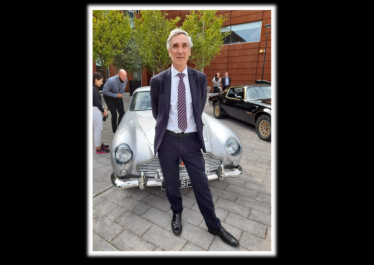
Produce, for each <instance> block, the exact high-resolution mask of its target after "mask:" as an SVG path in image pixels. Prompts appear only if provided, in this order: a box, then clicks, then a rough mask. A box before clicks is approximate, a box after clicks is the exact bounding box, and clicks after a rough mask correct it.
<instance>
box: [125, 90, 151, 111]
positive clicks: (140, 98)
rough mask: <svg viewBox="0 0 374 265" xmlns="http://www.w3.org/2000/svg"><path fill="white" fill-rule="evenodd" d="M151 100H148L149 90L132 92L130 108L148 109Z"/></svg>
mask: <svg viewBox="0 0 374 265" xmlns="http://www.w3.org/2000/svg"><path fill="white" fill-rule="evenodd" d="M150 109H152V108H151V101H150V92H149V91H144V92H137V93H134V95H133V97H132V100H131V103H130V110H150Z"/></svg>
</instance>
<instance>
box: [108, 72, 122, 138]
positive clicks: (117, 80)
mask: <svg viewBox="0 0 374 265" xmlns="http://www.w3.org/2000/svg"><path fill="white" fill-rule="evenodd" d="M127 81H128V79H127V73H126V71H125V70H123V69H120V70H119V71H118V75H115V76H112V77H111V78H109V79H108V80H107V81H106V82H105V85H104V88H103V95H104V100H105V102H106V104H107V105H108V108H109V110H110V113H111V114H112V131H113V133H115V132H116V130H117V127H118V124H119V123H120V122H121V120H122V117H123V115H125V108H124V106H123V100H122V94H123V92H125V89H126V84H127ZM117 111H118V114H119V116H118V121H117Z"/></svg>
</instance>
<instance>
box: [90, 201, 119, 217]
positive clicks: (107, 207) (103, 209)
mask: <svg viewBox="0 0 374 265" xmlns="http://www.w3.org/2000/svg"><path fill="white" fill-rule="evenodd" d="M116 207H118V206H117V205H116V204H115V203H113V202H111V201H107V200H104V201H102V202H100V203H99V204H96V205H95V206H94V209H96V210H97V211H99V212H100V213H102V214H104V215H107V214H108V213H109V212H111V211H112V210H113V209H115V208H116Z"/></svg>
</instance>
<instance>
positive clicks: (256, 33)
mask: <svg viewBox="0 0 374 265" xmlns="http://www.w3.org/2000/svg"><path fill="white" fill-rule="evenodd" d="M261 26H262V21H256V22H250V23H244V24H239V25H232V26H225V27H222V28H221V32H222V33H223V32H227V31H231V33H230V35H228V36H226V37H225V39H224V43H223V44H233V43H243V42H256V41H260V37H261Z"/></svg>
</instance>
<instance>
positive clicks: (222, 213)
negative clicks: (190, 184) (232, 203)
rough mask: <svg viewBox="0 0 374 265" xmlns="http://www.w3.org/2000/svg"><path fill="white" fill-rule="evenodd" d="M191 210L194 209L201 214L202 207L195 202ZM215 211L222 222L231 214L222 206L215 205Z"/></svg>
mask: <svg viewBox="0 0 374 265" xmlns="http://www.w3.org/2000/svg"><path fill="white" fill-rule="evenodd" d="M191 210H193V211H196V212H198V213H200V214H201V212H200V209H199V206H198V205H197V203H195V204H194V206H193V207H192V208H191ZM214 212H215V214H216V216H217V218H218V219H219V220H220V221H221V222H222V221H224V220H225V218H226V216H227V215H228V214H229V212H228V211H226V210H224V209H221V208H218V207H214ZM201 216H202V215H201ZM203 223H205V221H203Z"/></svg>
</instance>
